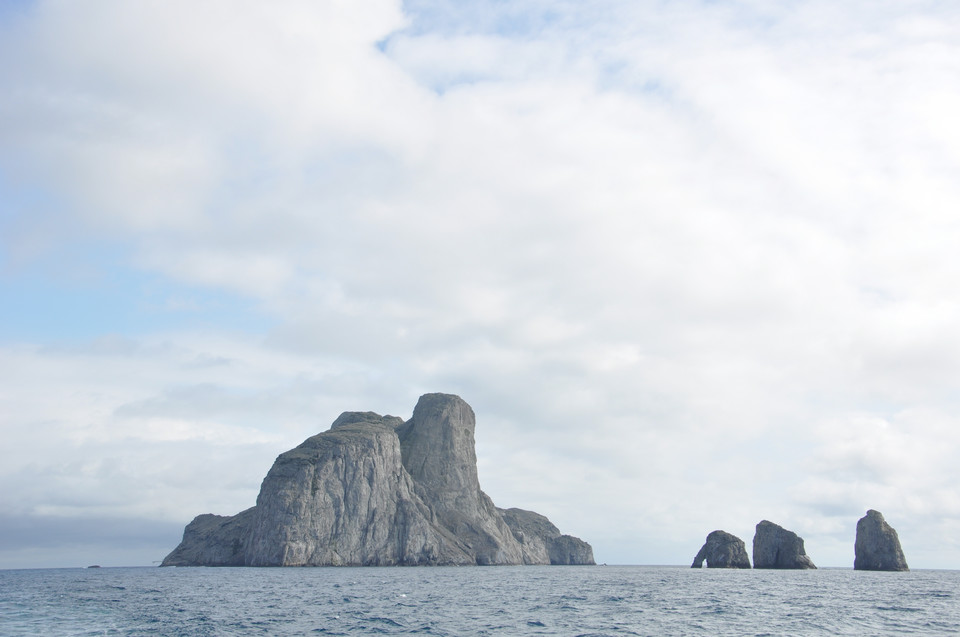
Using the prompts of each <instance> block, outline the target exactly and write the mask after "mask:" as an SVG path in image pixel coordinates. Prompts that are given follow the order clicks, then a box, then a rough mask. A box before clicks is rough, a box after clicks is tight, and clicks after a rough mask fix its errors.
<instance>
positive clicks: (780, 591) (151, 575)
mask: <svg viewBox="0 0 960 637" xmlns="http://www.w3.org/2000/svg"><path fill="white" fill-rule="evenodd" d="M908 633H909V634H927V635H945V634H956V633H960V571H937V570H918V571H911V572H907V573H874V572H864V571H854V570H852V569H820V570H815V571H760V570H757V571H753V570H717V569H690V568H682V567H668V566H664V567H654V566H569V567H567V566H525V567H521V566H518V567H504V566H498V567H393V568H99V569H40V570H8V571H0V635H4V636H6V637H13V636H17V635H184V636H186V635H190V636H197V635H199V636H202V635H363V634H380V635H409V634H418V635H571V636H574V635H584V636H588V635H589V636H600V635H658V636H660V635H900V634H908Z"/></svg>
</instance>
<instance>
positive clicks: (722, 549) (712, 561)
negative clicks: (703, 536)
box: [691, 531, 750, 568]
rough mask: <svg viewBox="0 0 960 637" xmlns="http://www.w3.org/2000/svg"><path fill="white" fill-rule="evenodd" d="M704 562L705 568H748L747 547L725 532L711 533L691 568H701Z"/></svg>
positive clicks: (738, 539) (741, 541) (734, 536)
mask: <svg viewBox="0 0 960 637" xmlns="http://www.w3.org/2000/svg"><path fill="white" fill-rule="evenodd" d="M704 560H706V562H707V568H750V558H749V557H747V545H746V544H744V543H743V540H741V539H740V538H738V537H737V536H736V535H733V534H731V533H727V532H726V531H713V532H711V533H710V534H709V535H708V536H707V541H706V543H704V545H703V548H701V549H700V552H699V553H697V556H696V557H695V558H693V565H692V566H691V568H702V567H703V562H704Z"/></svg>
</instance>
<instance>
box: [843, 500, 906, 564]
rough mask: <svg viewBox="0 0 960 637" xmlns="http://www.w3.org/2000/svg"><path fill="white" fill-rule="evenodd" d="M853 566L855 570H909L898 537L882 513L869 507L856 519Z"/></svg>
mask: <svg viewBox="0 0 960 637" xmlns="http://www.w3.org/2000/svg"><path fill="white" fill-rule="evenodd" d="M853 551H854V559H853V568H854V570H857V571H909V570H910V569H909V567H908V566H907V560H906V558H905V557H904V556H903V550H902V549H901V548H900V538H899V537H897V532H896V531H895V530H894V529H893V527H892V526H890V525H889V524H887V521H886V520H884V519H883V514H882V513H880V512H879V511H874V510H873V509H870V510H869V511H867V514H866V515H865V516H863V517H862V518H860V519H859V520H858V521H857V539H856V541H855V542H854V546H853Z"/></svg>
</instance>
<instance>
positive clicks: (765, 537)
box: [753, 520, 817, 569]
mask: <svg viewBox="0 0 960 637" xmlns="http://www.w3.org/2000/svg"><path fill="white" fill-rule="evenodd" d="M753 568H794V569H804V568H817V567H816V566H814V564H813V560H811V559H810V558H809V557H808V556H807V553H806V551H805V550H804V548H803V538H802V537H800V536H798V535H797V534H796V533H794V532H793V531H788V530H786V529H785V528H783V527H782V526H780V525H779V524H774V523H773V522H770V521H768V520H761V521H760V523H759V524H757V532H756V534H755V535H754V536H753Z"/></svg>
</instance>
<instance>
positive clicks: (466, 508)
mask: <svg viewBox="0 0 960 637" xmlns="http://www.w3.org/2000/svg"><path fill="white" fill-rule="evenodd" d="M475 426H476V421H475V416H474V413H473V409H471V407H470V405H468V404H467V403H466V402H464V401H463V399H461V398H460V397H458V396H453V395H450V394H427V395H425V396H422V397H421V398H420V400H419V402H418V403H417V406H416V408H415V409H414V411H413V416H412V417H411V418H410V420H408V421H406V422H404V421H403V419H401V418H397V417H393V416H381V415H379V414H375V413H373V412H345V413H343V414H342V415H341V416H340V417H339V418H337V419H336V420H335V421H334V423H333V425H332V426H331V427H330V429H329V430H328V431H325V432H323V433H320V434H317V435H315V436H313V437H311V438H308V439H307V440H306V441H304V442H303V443H302V444H301V445H300V446H298V447H296V448H295V449H291V450H290V451H287V452H285V453H282V454H280V456H279V457H277V459H276V461H275V462H274V464H273V467H272V468H271V469H270V471H269V472H268V473H267V476H266V478H264V480H263V483H262V485H261V487H260V495H259V496H258V497H257V504H256V506H254V507H252V508H250V509H247V510H246V511H243V512H242V513H238V514H237V515H234V516H230V517H224V516H216V515H211V514H205V515H200V516H197V518H195V519H194V520H193V521H192V522H191V523H190V524H188V525H187V527H186V529H184V533H183V541H182V542H181V543H180V545H179V546H177V548H176V549H174V550H173V551H172V552H171V553H170V554H169V555H168V556H167V557H166V558H165V559H164V560H163V563H162V565H163V566H391V565H411V566H412V565H469V564H477V565H488V564H489V565H494V564H593V563H594V560H593V549H592V548H591V547H590V545H589V544H587V543H586V542H584V541H582V540H580V539H579V538H575V537H572V536H569V535H563V534H561V533H560V531H559V530H558V529H557V528H556V527H555V526H554V525H553V524H552V523H550V521H549V520H547V519H546V518H545V517H543V516H541V515H538V514H536V513H533V512H531V511H523V510H521V509H508V510H506V511H504V510H501V509H498V508H497V507H495V506H494V504H493V502H492V501H491V500H490V498H489V497H488V496H487V494H486V493H484V492H483V491H482V490H481V489H480V484H479V481H478V479H477V458H476V451H475V446H474V429H475Z"/></svg>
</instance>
